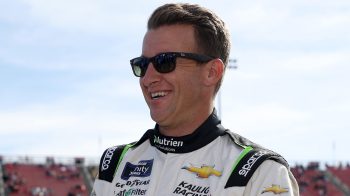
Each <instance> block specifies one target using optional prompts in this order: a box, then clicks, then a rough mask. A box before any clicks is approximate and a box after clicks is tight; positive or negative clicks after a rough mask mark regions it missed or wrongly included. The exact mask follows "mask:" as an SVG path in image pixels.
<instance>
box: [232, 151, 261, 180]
mask: <svg viewBox="0 0 350 196" xmlns="http://www.w3.org/2000/svg"><path fill="white" fill-rule="evenodd" d="M265 154H267V152H266V151H259V152H256V153H255V154H254V155H253V156H252V157H250V158H249V160H248V161H247V162H246V163H245V164H244V165H243V167H242V169H241V170H239V172H238V173H239V175H241V176H244V177H246V176H247V174H248V173H249V171H250V170H251V168H252V167H253V165H254V164H255V162H256V161H257V160H259V159H260V158H261V157H262V156H263V155H265Z"/></svg>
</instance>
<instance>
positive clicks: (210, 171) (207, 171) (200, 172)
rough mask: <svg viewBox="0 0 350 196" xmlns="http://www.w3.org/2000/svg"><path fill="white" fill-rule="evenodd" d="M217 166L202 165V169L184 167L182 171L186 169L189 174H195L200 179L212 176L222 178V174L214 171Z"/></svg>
mask: <svg viewBox="0 0 350 196" xmlns="http://www.w3.org/2000/svg"><path fill="white" fill-rule="evenodd" d="M214 167H215V166H207V165H202V166H201V167H194V166H184V167H182V168H181V169H186V170H187V171H189V172H192V173H195V174H196V175H197V176H198V177H200V178H208V177H209V176H211V175H214V176H217V177H220V176H221V172H220V171H218V170H216V169H214Z"/></svg>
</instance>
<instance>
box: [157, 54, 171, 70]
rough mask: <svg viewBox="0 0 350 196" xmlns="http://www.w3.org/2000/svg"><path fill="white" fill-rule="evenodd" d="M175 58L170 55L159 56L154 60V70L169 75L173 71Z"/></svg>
mask: <svg viewBox="0 0 350 196" xmlns="http://www.w3.org/2000/svg"><path fill="white" fill-rule="evenodd" d="M175 65H176V56H175V55H172V54H160V55H158V56H156V57H155V58H154V66H155V69H156V70H157V71H158V72H160V73H169V72H171V71H173V70H174V69H175Z"/></svg>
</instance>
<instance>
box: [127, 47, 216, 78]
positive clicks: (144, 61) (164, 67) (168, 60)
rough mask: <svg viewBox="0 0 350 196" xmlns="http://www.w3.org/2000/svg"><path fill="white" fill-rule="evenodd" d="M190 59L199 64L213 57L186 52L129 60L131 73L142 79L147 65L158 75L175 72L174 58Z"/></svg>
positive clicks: (166, 53)
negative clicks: (150, 65)
mask: <svg viewBox="0 0 350 196" xmlns="http://www.w3.org/2000/svg"><path fill="white" fill-rule="evenodd" d="M177 57H181V58H186V59H192V60H195V61H197V62H200V63H206V62H209V61H210V60H213V59H214V58H213V57H210V56H206V55H202V54H195V53H187V52H165V53H160V54H157V55H156V56H154V57H151V58H147V57H144V56H141V57H136V58H134V59H131V60H130V64H131V68H132V71H133V72H134V75H135V76H136V77H143V76H144V75H145V74H146V71H147V68H148V65H149V63H152V64H153V66H154V68H155V70H157V71H158V72H159V73H169V72H172V71H174V70H175V67H176V58H177Z"/></svg>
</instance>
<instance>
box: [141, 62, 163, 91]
mask: <svg viewBox="0 0 350 196" xmlns="http://www.w3.org/2000/svg"><path fill="white" fill-rule="evenodd" d="M160 74H161V73H159V72H158V71H157V70H155V69H154V66H153V63H150V64H149V65H148V68H147V70H146V73H145V75H144V76H143V77H141V78H140V83H141V84H142V85H144V86H145V87H149V86H150V85H151V84H152V85H153V84H155V83H157V82H159V81H160Z"/></svg>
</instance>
